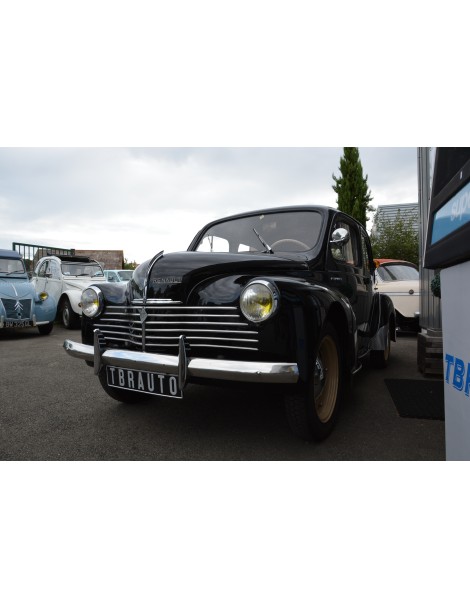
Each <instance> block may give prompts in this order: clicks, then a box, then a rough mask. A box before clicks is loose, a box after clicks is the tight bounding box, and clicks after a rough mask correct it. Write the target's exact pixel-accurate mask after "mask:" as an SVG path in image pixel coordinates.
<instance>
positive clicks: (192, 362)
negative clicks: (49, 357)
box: [64, 339, 299, 384]
mask: <svg viewBox="0 0 470 609" xmlns="http://www.w3.org/2000/svg"><path fill="white" fill-rule="evenodd" d="M64 349H65V351H66V352H67V353H68V354H69V355H71V356H72V357H77V358H79V359H84V360H87V361H90V362H93V361H94V349H93V347H92V346H91V345H83V344H82V343H77V342H75V341H71V340H68V339H66V340H65V342H64ZM101 361H102V363H103V365H105V364H109V365H111V366H117V367H122V368H130V369H134V370H144V371H149V372H162V373H164V374H173V375H175V376H177V375H178V370H179V366H180V358H179V357H178V356H175V355H162V354H158V353H144V352H141V351H124V350H121V349H108V350H107V351H105V352H104V353H103V354H102V355H101ZM187 376H188V378H205V379H215V380H223V381H238V382H247V383H282V384H284V383H297V381H298V379H299V369H298V365H297V364H296V363H294V362H239V361H234V360H219V359H203V358H192V359H191V358H188V365H187Z"/></svg>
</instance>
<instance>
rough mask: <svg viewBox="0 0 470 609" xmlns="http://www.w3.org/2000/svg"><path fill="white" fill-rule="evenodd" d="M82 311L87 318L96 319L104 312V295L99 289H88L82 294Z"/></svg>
mask: <svg viewBox="0 0 470 609" xmlns="http://www.w3.org/2000/svg"><path fill="white" fill-rule="evenodd" d="M81 305H82V311H83V313H84V315H86V316H87V317H96V316H97V315H99V314H100V313H101V311H102V310H103V294H102V292H101V290H100V289H99V288H94V287H91V288H87V289H86V290H83V292H82V302H81Z"/></svg>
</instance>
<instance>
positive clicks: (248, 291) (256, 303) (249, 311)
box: [240, 280, 279, 322]
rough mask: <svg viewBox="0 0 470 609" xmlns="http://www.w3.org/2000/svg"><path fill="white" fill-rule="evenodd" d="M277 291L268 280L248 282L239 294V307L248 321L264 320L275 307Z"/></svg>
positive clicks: (277, 297) (277, 298) (277, 296)
mask: <svg viewBox="0 0 470 609" xmlns="http://www.w3.org/2000/svg"><path fill="white" fill-rule="evenodd" d="M278 302H279V293H278V291H277V288H276V287H275V286H274V285H273V284H272V283H270V282H268V281H263V280H258V281H256V282H253V283H250V284H249V285H248V286H247V287H246V288H245V289H244V290H243V292H242V294H241V296H240V308H241V310H242V313H243V315H244V316H245V317H246V318H247V319H249V320H250V321H254V322H260V321H265V320H266V319H268V318H269V317H271V315H273V313H274V312H275V311H276V309H277V305H278Z"/></svg>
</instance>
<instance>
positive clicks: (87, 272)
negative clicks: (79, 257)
mask: <svg viewBox="0 0 470 609" xmlns="http://www.w3.org/2000/svg"><path fill="white" fill-rule="evenodd" d="M61 267H62V274H63V275H71V276H74V277H103V271H102V269H101V267H100V265H99V264H86V263H83V262H64V263H62V265H61Z"/></svg>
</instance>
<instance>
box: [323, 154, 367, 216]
mask: <svg viewBox="0 0 470 609" xmlns="http://www.w3.org/2000/svg"><path fill="white" fill-rule="evenodd" d="M339 169H340V172H341V176H340V177H339V178H337V177H336V176H335V174H333V180H334V181H335V184H333V186H332V188H333V190H334V191H335V193H336V194H337V195H338V199H337V203H338V209H339V210H340V211H344V212H345V213H347V214H349V215H350V216H352V217H353V218H356V220H358V222H360V223H361V224H362V225H363V226H364V227H365V226H366V223H367V220H368V219H369V218H368V217H367V212H368V211H372V210H373V207H372V206H371V205H370V202H371V201H372V197H371V196H370V190H368V186H367V178H368V176H366V177H365V178H364V176H363V171H362V163H361V160H360V158H359V148H343V156H342V157H341V159H340V162H339Z"/></svg>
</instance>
